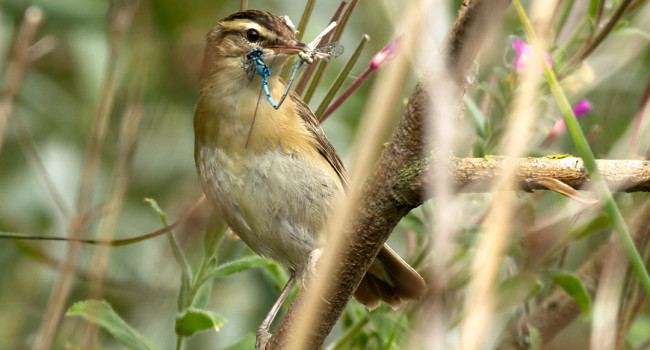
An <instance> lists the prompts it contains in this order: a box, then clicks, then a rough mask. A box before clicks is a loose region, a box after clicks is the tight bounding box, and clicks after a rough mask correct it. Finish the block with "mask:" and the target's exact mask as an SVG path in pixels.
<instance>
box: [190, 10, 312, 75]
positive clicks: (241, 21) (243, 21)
mask: <svg viewBox="0 0 650 350" xmlns="http://www.w3.org/2000/svg"><path fill="white" fill-rule="evenodd" d="M294 31H295V30H294V28H293V25H292V24H291V22H290V21H289V20H288V19H287V17H278V16H276V15H273V14H271V13H269V12H265V11H256V10H249V11H242V12H237V13H234V14H232V15H230V16H228V17H226V18H224V19H222V20H221V21H219V23H218V24H217V25H216V26H215V27H214V28H213V29H212V30H211V31H210V33H208V35H207V43H206V48H205V55H204V58H203V65H202V69H201V78H202V79H205V78H208V79H211V77H212V76H213V75H214V74H216V73H219V74H221V75H222V76H223V77H224V78H225V77H227V76H230V78H234V76H232V75H233V74H234V75H237V74H241V75H244V74H246V72H245V68H246V67H245V65H246V64H247V59H246V55H247V54H248V53H249V52H251V51H253V50H255V49H261V50H262V52H263V54H262V56H261V59H262V60H263V61H264V62H265V63H266V64H267V65H268V66H269V68H271V72H272V74H277V73H278V72H280V70H281V69H282V67H283V66H284V64H285V63H286V61H287V59H288V58H289V57H291V56H293V55H296V54H298V53H300V52H303V51H305V50H306V49H307V47H306V45H305V44H303V43H301V42H299V41H297V40H296V37H295V34H294ZM228 72H230V73H231V74H228ZM224 73H226V74H224Z"/></svg>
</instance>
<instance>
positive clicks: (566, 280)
mask: <svg viewBox="0 0 650 350" xmlns="http://www.w3.org/2000/svg"><path fill="white" fill-rule="evenodd" d="M552 277H553V282H554V283H555V284H556V285H558V286H559V287H560V288H562V289H564V291H565V292H566V293H567V294H569V295H570V296H571V297H572V298H573V300H575V301H576V303H577V304H578V306H580V310H582V313H583V314H584V315H589V313H590V312H591V297H590V296H589V294H588V293H587V290H586V289H585V287H584V285H583V284H582V281H580V279H579V278H578V277H577V276H575V275H574V274H572V273H569V272H563V271H557V272H553V273H552Z"/></svg>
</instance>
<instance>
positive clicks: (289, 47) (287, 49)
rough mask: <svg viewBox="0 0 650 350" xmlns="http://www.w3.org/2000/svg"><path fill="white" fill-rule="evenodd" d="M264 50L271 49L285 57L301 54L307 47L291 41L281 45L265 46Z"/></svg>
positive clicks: (296, 41)
mask: <svg viewBox="0 0 650 350" xmlns="http://www.w3.org/2000/svg"><path fill="white" fill-rule="evenodd" d="M264 49H271V50H273V51H275V52H276V53H282V54H285V55H297V54H299V53H301V52H305V51H306V50H307V45H305V44H303V43H301V42H300V41H298V40H291V41H289V42H288V43H286V44H283V45H282V44H281V45H269V46H265V47H264Z"/></svg>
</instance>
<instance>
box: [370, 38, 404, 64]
mask: <svg viewBox="0 0 650 350" xmlns="http://www.w3.org/2000/svg"><path fill="white" fill-rule="evenodd" d="M400 38H401V37H398V38H397V39H395V40H393V41H391V42H390V44H388V45H387V46H386V47H384V48H383V49H381V51H379V52H378V53H377V54H376V55H375V57H373V58H372V60H371V61H370V69H371V70H375V69H377V68H379V67H381V66H382V65H383V64H384V63H386V62H387V61H388V60H390V59H392V58H393V57H395V53H396V52H397V49H398V48H399V40H400Z"/></svg>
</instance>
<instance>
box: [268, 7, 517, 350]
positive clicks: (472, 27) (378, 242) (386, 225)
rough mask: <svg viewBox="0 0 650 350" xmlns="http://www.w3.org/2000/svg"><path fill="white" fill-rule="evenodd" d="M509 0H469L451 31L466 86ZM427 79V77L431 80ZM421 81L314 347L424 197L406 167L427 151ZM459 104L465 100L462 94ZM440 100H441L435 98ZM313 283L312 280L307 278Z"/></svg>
mask: <svg viewBox="0 0 650 350" xmlns="http://www.w3.org/2000/svg"><path fill="white" fill-rule="evenodd" d="M508 4H509V1H507V0H498V1H496V0H495V1H484V0H477V1H466V2H465V4H464V7H463V9H462V10H461V11H460V13H459V18H458V19H457V21H456V22H455V24H454V26H453V27H452V30H451V32H450V38H449V40H448V47H449V48H450V49H449V50H448V52H449V53H448V55H447V57H446V60H447V62H448V69H449V71H450V72H451V73H452V74H451V75H452V76H453V77H454V78H455V79H456V81H457V82H458V85H459V86H461V85H462V83H463V81H464V77H465V76H466V74H467V71H468V68H469V67H470V66H471V65H470V64H469V63H468V62H472V61H474V59H475V58H476V55H477V53H478V51H479V45H478V44H479V43H482V42H483V40H484V39H485V38H486V37H487V36H488V35H489V33H490V32H491V29H492V28H493V27H494V26H495V23H498V20H499V18H500V17H501V15H502V13H503V12H504V10H505V8H506V7H507V5H508ZM427 80H428V79H427V78H426V77H425V78H424V79H423V81H424V82H427ZM427 86H431V85H430V84H426V83H421V84H419V85H418V86H417V87H416V89H415V91H414V92H413V94H412V95H411V97H410V99H409V103H408V105H407V107H406V111H405V112H404V115H403V117H402V119H401V120H400V122H399V125H398V126H397V129H396V130H395V132H394V133H393V135H392V136H391V139H390V142H389V143H388V145H387V146H386V148H385V149H384V152H383V153H382V155H381V157H380V159H379V161H378V164H377V166H376V168H375V170H374V172H373V174H372V175H371V176H370V177H369V178H368V180H367V181H366V184H365V186H364V191H363V193H364V194H363V197H362V200H361V202H360V204H361V205H360V206H359V207H358V208H359V209H358V210H357V212H356V213H355V214H356V217H357V220H355V222H353V223H352V225H351V226H350V228H349V229H348V230H347V232H346V233H347V234H348V236H349V237H350V242H349V244H348V245H347V247H346V249H345V251H344V252H342V255H341V257H342V261H343V263H342V264H340V268H339V269H338V272H337V273H335V274H333V276H336V277H333V278H332V282H331V283H332V288H331V290H332V291H333V292H332V293H331V294H329V295H324V296H323V299H324V301H325V302H326V304H327V307H326V308H324V310H322V312H321V313H320V314H319V318H318V320H317V323H316V324H314V325H313V328H312V337H311V339H310V344H309V347H308V348H310V349H317V348H319V347H320V346H321V345H322V344H323V342H324V341H325V338H326V337H327V335H328V334H329V333H330V331H331V330H332V328H333V326H334V324H335V323H336V320H338V318H339V316H340V315H341V312H342V311H343V309H344V308H345V305H346V304H347V302H348V301H349V300H350V298H351V296H352V293H353V292H354V290H355V289H356V288H357V286H358V285H359V282H360V281H361V279H362V277H363V275H364V274H365V272H366V271H367V269H368V267H369V266H370V264H371V262H372V261H373V259H374V258H375V257H376V255H377V253H378V252H379V250H380V249H381V247H382V245H383V243H384V242H385V241H386V239H387V238H388V236H389V235H390V233H391V232H392V230H393V228H394V227H395V226H396V225H397V223H398V222H399V220H400V219H401V218H402V217H403V216H404V215H405V214H406V213H407V212H408V211H409V210H410V209H412V208H414V207H416V206H417V205H419V204H420V203H421V201H422V192H421V191H420V189H421V188H422V187H421V186H420V187H418V186H413V183H418V182H420V180H419V177H416V178H414V179H412V180H414V182H404V181H403V178H404V177H405V176H404V175H405V174H404V172H405V171H407V169H412V168H413V167H417V165H418V164H421V158H422V155H423V154H424V153H425V152H424V147H425V146H424V145H425V144H426V142H424V141H425V140H424V137H423V133H424V123H425V119H426V118H425V116H426V115H427V112H428V111H429V106H430V103H431V101H430V100H429V93H428V92H427V91H426V87H427ZM457 97H458V103H460V96H457ZM434 103H435V101H434ZM307 286H309V283H308V282H307ZM304 300H305V293H303V292H302V291H301V293H299V294H298V296H297V297H296V299H295V301H294V303H292V305H291V307H290V308H289V311H288V313H287V315H286V316H285V317H284V318H283V319H282V322H281V324H280V325H279V327H278V329H277V331H276V332H275V334H274V335H273V337H272V338H271V340H270V342H269V344H268V346H267V348H269V349H278V348H283V347H284V345H286V340H287V338H288V337H289V336H291V334H292V331H293V323H294V320H295V318H296V310H299V307H300V304H301V303H302V302H304Z"/></svg>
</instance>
